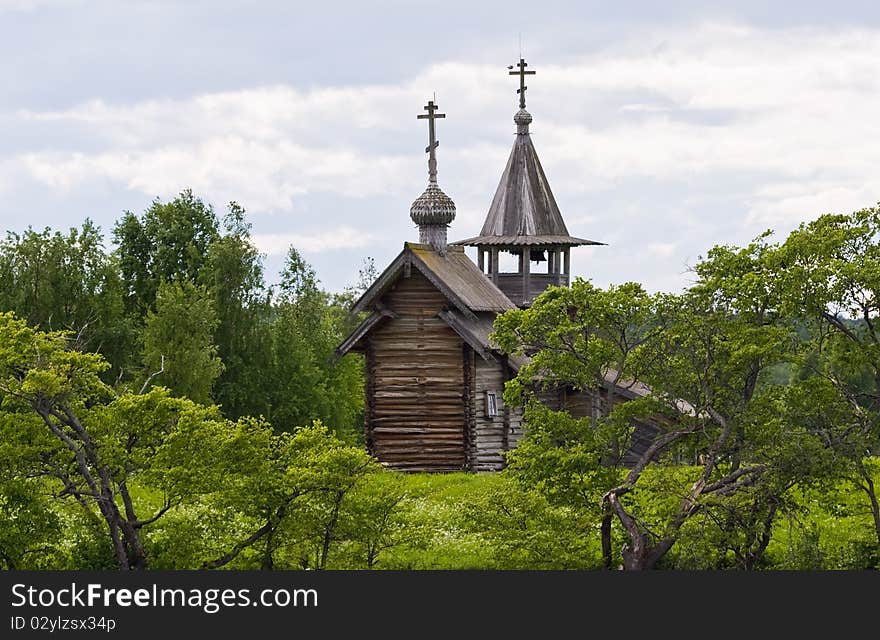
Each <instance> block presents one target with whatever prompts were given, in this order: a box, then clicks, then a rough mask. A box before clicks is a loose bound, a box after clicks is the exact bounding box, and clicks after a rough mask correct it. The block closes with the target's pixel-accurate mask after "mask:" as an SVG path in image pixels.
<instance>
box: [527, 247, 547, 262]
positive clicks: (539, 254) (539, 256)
mask: <svg viewBox="0 0 880 640" xmlns="http://www.w3.org/2000/svg"><path fill="white" fill-rule="evenodd" d="M529 260H531V261H532V262H547V258H546V256H545V255H544V251H543V250H542V249H531V250H530V251H529Z"/></svg>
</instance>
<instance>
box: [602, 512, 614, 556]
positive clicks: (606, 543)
mask: <svg viewBox="0 0 880 640" xmlns="http://www.w3.org/2000/svg"><path fill="white" fill-rule="evenodd" d="M613 519H614V514H613V513H606V514H605V515H604V516H602V529H601V536H602V565H603V566H604V567H605V569H608V570H611V569H613V568H614V557H613V556H612V552H611V522H612V520H613Z"/></svg>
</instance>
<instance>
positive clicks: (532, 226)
mask: <svg viewBox="0 0 880 640" xmlns="http://www.w3.org/2000/svg"><path fill="white" fill-rule="evenodd" d="M527 66H528V65H527V64H526V61H525V60H523V59H520V61H519V63H518V64H517V65H516V67H515V69H516V70H514V71H510V74H511V75H516V76H519V89H518V90H517V93H518V95H519V110H518V111H517V112H516V115H515V116H514V124H515V125H516V138H515V141H514V144H513V149H512V150H511V152H510V157H509V159H508V161H507V166H506V167H505V168H504V171H503V172H502V174H501V180H500V182H499V184H498V189H497V190H496V192H495V196H494V198H492V203H491V205H490V206H489V212H488V214H487V215H486V220H485V223H484V224H483V227H482V230H481V231H480V235H478V236H476V237H473V238H468V239H466V240H460V241H458V242H452V243H448V242H447V231H448V228H449V225H450V224H451V223H452V222H453V220H454V219H455V203H454V202H453V201H452V199H451V198H450V197H449V196H448V195H446V194H445V193H444V192H443V190H442V189H441V188H440V185H439V183H438V180H437V147H438V145H439V142H438V140H437V135H436V121H437V120H438V119H442V118H445V114H442V113H439V111H438V106H437V105H436V104H435V103H434V101H429V102H428V104H427V105H425V107H424V110H425V111H426V112H427V113H424V114H421V115H419V116H418V118H420V119H425V120H427V121H428V122H427V124H428V146H427V147H426V149H425V151H426V153H427V154H428V186H427V188H426V189H425V191H424V192H423V193H422V194H421V195H420V196H419V197H418V198H416V200H415V201H414V202H413V204H412V207H411V209H410V217H411V218H412V220H413V222H414V223H415V224H416V225H417V226H418V229H419V242H418V243H414V242H405V243H404V246H403V250H402V251H401V252H400V254H399V255H398V256H397V257H396V258H395V259H394V260H393V261H392V262H391V264H390V265H388V267H387V268H386V269H385V270H384V271H383V272H382V274H381V275H380V276H379V277H378V278H377V279H376V281H375V282H374V283H373V285H372V286H371V287H370V288H369V289H368V290H367V291H366V292H365V293H364V294H363V296H362V297H361V298H360V299H359V300H358V301H357V302H356V303H355V305H354V307H353V308H352V312H353V313H366V314H368V315H367V317H366V318H365V319H364V321H363V322H362V323H361V324H360V325H359V326H358V327H357V328H356V329H355V330H354V331H353V332H352V333H351V335H350V336H349V337H348V338H347V339H346V340H345V341H344V342H343V343H342V344H341V345H340V346H339V348H338V349H337V352H338V354H339V355H344V354H345V353H347V352H349V351H358V352H362V353H363V354H364V357H365V361H366V407H365V418H364V422H365V437H366V443H367V447H368V448H369V450H370V452H371V453H372V454H373V455H375V456H376V457H377V458H378V459H379V461H380V462H382V463H383V464H385V465H387V466H388V467H391V468H395V469H401V470H408V471H457V470H471V471H493V470H499V469H501V468H503V466H504V457H503V453H504V452H505V451H507V450H509V449H511V448H513V447H514V446H516V444H517V442H518V440H519V439H520V437H521V436H522V432H523V425H522V417H521V411H520V410H519V409H518V408H515V407H508V406H506V405H505V404H504V402H503V400H502V393H503V391H504V383H505V382H506V381H507V380H509V379H511V378H512V377H513V376H515V375H516V371H517V369H518V368H519V366H521V365H522V362H521V361H518V360H517V359H516V358H509V357H507V356H505V355H503V354H501V353H500V352H498V351H497V350H496V349H495V348H494V346H493V344H492V342H491V340H490V339H489V335H490V333H491V331H492V328H493V322H494V320H495V317H496V316H497V315H498V314H500V313H504V312H505V311H507V310H509V309H514V308H516V307H526V306H528V305H529V304H530V303H531V302H532V300H534V298H535V297H536V296H538V295H539V294H540V293H541V292H542V291H544V290H545V289H546V288H547V287H548V286H550V285H556V286H568V284H569V279H570V273H571V267H570V265H571V262H570V251H571V248H572V247H577V246H581V245H598V244H602V243H600V242H595V241H593V240H585V239H582V238H575V237H572V236H571V235H569V233H568V229H567V228H566V226H565V221H564V220H563V219H562V214H561V213H560V211H559V207H558V205H557V204H556V199H555V198H554V197H553V192H552V190H551V189H550V183H549V182H548V180H547V176H546V175H545V174H544V170H543V168H542V167H541V162H540V160H539V159H538V154H537V152H536V150H535V146H534V144H533V143H532V140H531V136H530V135H529V125H530V124H531V122H532V116H531V114H529V112H528V111H526V89H527V87H526V84H525V78H526V75H531V74H534V73H535V72H534V71H531V70H527ZM510 69H514V67H513V66H511V67H510ZM465 246H473V247H476V248H477V255H478V261H477V263H476V264H475V263H474V262H473V261H472V260H471V259H470V258H469V257H468V256H467V255H466V254H465V251H464V247H465ZM503 253H508V254H512V255H513V256H514V260H513V261H512V262H514V263H515V264H516V265H517V266H516V270H515V271H513V270H510V271H509V272H505V271H502V268H501V266H500V265H501V261H500V260H499V256H501V254H503ZM620 392H621V394H622V399H623V398H625V397H627V396H628V397H632V396H633V394H634V393H635V392H634V391H633V390H632V389H631V388H628V389H625V390H624V389H621V391H620ZM544 401H545V402H547V403H548V404H550V405H551V406H553V407H554V408H561V407H565V408H566V409H568V410H569V411H571V412H572V414H573V415H580V416H587V415H592V410H593V409H592V407H593V400H592V397H591V394H589V393H588V392H583V391H575V390H571V389H559V390H558V392H554V393H550V394H547V397H546V398H544Z"/></svg>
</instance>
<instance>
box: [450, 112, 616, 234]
mask: <svg viewBox="0 0 880 640" xmlns="http://www.w3.org/2000/svg"><path fill="white" fill-rule="evenodd" d="M454 244H456V245H482V244H508V245H522V244H530V245H540V244H546V245H551V244H555V245H591V244H603V243H601V242H596V241H594V240H585V239H583V238H574V237H572V236H570V235H569V233H568V229H567V228H566V226H565V222H564V221H563V219H562V214H561V213H560V212H559V206H558V205H557V204H556V198H554V197H553V191H551V189H550V183H549V182H548V180H547V176H546V175H545V174H544V169H543V167H542V166H541V161H540V160H539V159H538V153H537V151H535V145H534V144H532V138H531V136H530V135H529V134H528V130H527V129H524V130H521V131H520V132H519V133H517V135H516V140H515V141H514V143H513V149H512V150H511V151H510V157H509V158H508V160H507V166H506V167H505V168H504V173H502V174H501V181H500V182H499V183H498V189H497V190H496V191H495V197H494V198H492V204H491V205H490V206H489V213H488V214H487V215H486V221H485V222H484V223H483V228H482V230H481V231H480V235H479V236H476V237H474V238H468V239H467V240H459V241H458V242H455V243H454Z"/></svg>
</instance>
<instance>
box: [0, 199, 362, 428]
mask: <svg viewBox="0 0 880 640" xmlns="http://www.w3.org/2000/svg"><path fill="white" fill-rule="evenodd" d="M111 239H112V241H113V243H114V244H115V249H114V250H113V251H108V250H107V248H106V245H107V244H108V242H107V240H108V239H107V238H104V237H103V236H102V234H101V231H100V230H99V229H98V228H97V227H96V226H95V225H94V224H93V223H91V222H90V221H88V220H87V221H86V222H85V223H84V224H82V226H81V227H80V228H73V229H70V230H69V231H67V232H66V233H62V232H60V231H52V230H50V229H44V230H42V231H36V230H33V229H28V230H27V231H25V232H23V233H21V234H16V233H11V232H10V233H7V236H6V238H5V240H3V241H2V242H0V310H2V311H11V312H13V313H15V314H16V316H17V317H18V318H22V319H24V320H26V321H27V323H28V324H29V325H30V326H33V327H39V328H41V329H43V330H46V331H55V330H65V331H69V332H71V334H72V336H73V340H74V344H73V346H74V348H76V349H78V350H81V351H85V352H93V353H98V354H100V355H101V356H103V357H104V359H105V360H106V362H107V363H108V365H109V366H108V367H106V369H105V370H104V371H102V373H101V379H102V380H103V382H105V383H107V384H110V385H112V386H113V387H114V388H115V389H117V390H131V391H138V390H142V391H147V390H148V389H149V388H150V387H151V386H153V385H158V386H162V387H165V388H167V389H169V390H170V391H171V393H172V394H173V395H176V396H182V397H187V398H189V399H191V400H193V401H195V402H199V403H204V404H216V405H218V406H219V407H220V410H221V411H222V413H223V415H224V416H226V417H228V418H230V419H233V420H235V419H238V418H240V417H243V416H263V417H264V418H265V419H266V420H268V422H269V423H270V424H272V425H273V426H274V427H275V428H276V429H278V430H285V429H290V428H292V427H294V426H297V425H302V424H309V423H310V422H311V421H313V420H323V421H324V422H325V423H326V424H328V425H333V428H334V429H335V430H337V431H338V432H339V433H340V434H341V435H343V436H344V437H346V438H349V439H352V438H355V437H356V434H358V433H359V432H360V428H359V427H360V420H361V411H362V405H363V397H362V396H363V394H362V392H361V391H360V389H361V384H362V373H361V370H360V367H359V363H358V362H357V360H355V359H347V360H345V361H343V362H340V363H334V364H333V365H332V366H331V358H332V355H333V349H334V348H335V346H336V345H337V344H338V343H339V342H340V341H341V340H342V338H344V337H345V335H346V333H347V331H348V330H349V328H350V323H351V320H350V319H349V318H348V314H347V309H348V307H349V306H350V304H351V302H352V300H353V298H354V297H355V296H357V295H358V294H359V293H360V291H362V290H363V287H364V286H366V284H369V280H370V279H371V278H372V277H373V275H374V274H373V273H372V269H373V268H372V264H371V263H370V262H369V261H367V262H365V265H364V268H363V269H362V271H361V277H360V282H359V283H356V284H353V286H352V287H350V288H349V289H347V290H346V291H345V292H343V293H341V294H336V295H331V294H328V293H327V292H325V291H322V290H321V289H320V283H319V281H318V279H317V277H316V275H315V272H314V270H313V269H312V268H311V267H310V266H309V265H308V264H307V263H306V262H305V261H304V260H303V259H302V257H301V256H300V254H299V253H298V252H297V251H296V248H294V247H291V248H290V250H289V253H288V255H287V256H286V260H285V266H284V270H283V273H282V274H280V276H281V277H280V283H279V284H278V285H276V286H272V287H270V286H267V284H266V280H265V274H264V269H263V261H262V257H261V255H260V254H259V252H258V250H257V249H256V247H255V246H254V244H253V242H252V241H251V237H250V224H249V223H248V222H247V220H246V217H245V211H244V210H243V209H242V208H241V207H240V206H239V205H237V204H236V203H234V202H233V203H230V205H229V207H228V210H227V211H226V213H225V215H224V216H223V219H222V221H221V220H220V219H219V218H218V215H217V214H216V213H215V212H214V210H213V208H212V207H211V206H210V205H208V204H206V203H205V202H203V201H202V200H201V199H199V198H198V197H196V196H195V195H193V193H192V192H191V191H184V192H182V193H181V194H180V195H179V196H178V197H177V198H175V199H174V200H172V201H170V202H161V201H159V200H156V201H154V202H153V203H152V204H151V206H150V207H149V208H148V209H147V210H146V211H144V212H143V213H142V214H141V215H136V214H134V213H131V212H126V213H125V214H124V215H123V216H122V217H121V218H120V219H119V220H118V221H117V222H116V224H115V225H114V227H113V229H112V238H111ZM358 287H360V289H359V288H358Z"/></svg>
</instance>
